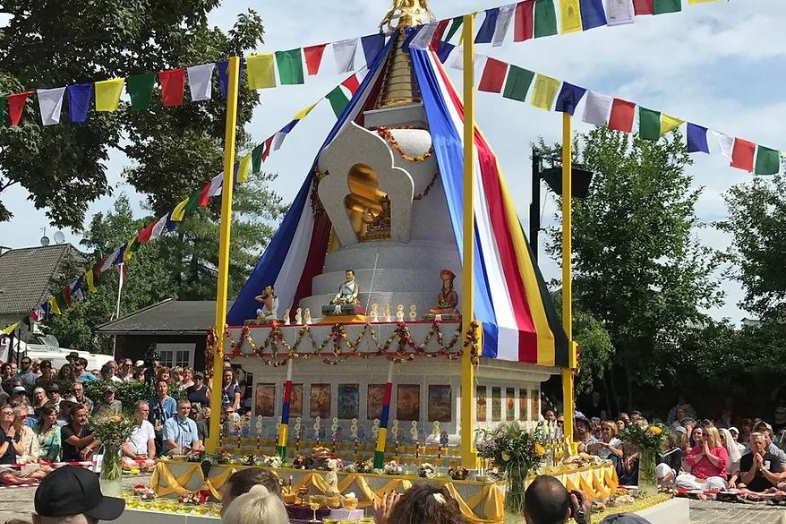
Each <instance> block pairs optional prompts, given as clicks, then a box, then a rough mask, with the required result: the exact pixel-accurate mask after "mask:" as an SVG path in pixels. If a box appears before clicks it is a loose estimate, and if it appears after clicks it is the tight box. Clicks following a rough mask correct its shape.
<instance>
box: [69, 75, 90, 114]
mask: <svg viewBox="0 0 786 524" xmlns="http://www.w3.org/2000/svg"><path fill="white" fill-rule="evenodd" d="M66 93H67V94H68V117H69V118H70V119H71V122H72V123H74V124H80V123H82V122H84V121H85V120H87V112H88V110H89V109H90V99H91V98H92V97H93V84H90V83H87V84H74V85H70V86H68V87H67V88H66Z"/></svg>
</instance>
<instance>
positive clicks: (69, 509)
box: [35, 466, 126, 520]
mask: <svg viewBox="0 0 786 524" xmlns="http://www.w3.org/2000/svg"><path fill="white" fill-rule="evenodd" d="M125 506H126V501H125V500H123V499H119V498H116V497H105V496H104V495H103V494H102V493H101V486H100V485H99V483H98V475H96V474H95V473H93V472H92V471H89V470H87V469H85V468H80V467H77V466H63V467H62V468H59V469H56V470H54V471H53V472H51V473H50V474H49V475H47V476H46V477H44V479H43V480H42V481H41V484H40V485H39V486H38V489H37V490H36V492H35V512H36V513H38V514H39V515H40V516H42V517H68V516H71V515H80V514H84V515H87V516H89V517H93V518H94V519H98V520H115V519H116V518H118V517H119V516H120V515H121V514H122V513H123V510H124V509H125Z"/></svg>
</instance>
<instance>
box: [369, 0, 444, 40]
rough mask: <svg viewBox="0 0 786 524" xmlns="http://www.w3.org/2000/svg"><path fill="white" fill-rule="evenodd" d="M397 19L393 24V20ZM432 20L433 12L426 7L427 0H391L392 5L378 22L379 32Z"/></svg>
mask: <svg viewBox="0 0 786 524" xmlns="http://www.w3.org/2000/svg"><path fill="white" fill-rule="evenodd" d="M394 20H398V23H397V24H396V25H395V26H394V25H393V21H394ZM433 21H434V14H433V13H432V12H431V9H429V7H428V1H427V0H393V7H392V8H391V9H390V11H388V13H387V14H386V15H385V18H383V19H382V22H381V23H380V24H379V31H380V32H381V33H384V32H386V30H387V32H390V31H393V30H394V29H401V28H404V27H413V26H416V25H421V24H427V23H429V22H433Z"/></svg>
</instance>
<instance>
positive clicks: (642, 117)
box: [639, 106, 661, 140]
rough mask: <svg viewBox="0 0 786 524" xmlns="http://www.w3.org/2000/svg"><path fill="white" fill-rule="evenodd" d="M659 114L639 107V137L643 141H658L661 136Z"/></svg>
mask: <svg viewBox="0 0 786 524" xmlns="http://www.w3.org/2000/svg"><path fill="white" fill-rule="evenodd" d="M660 126H661V123H660V112H658V111H652V110H651V109H646V108H644V107H641V106H639V136H640V137H641V138H643V139H644V140H658V139H659V138H660V136H661V132H660V129H661V127H660Z"/></svg>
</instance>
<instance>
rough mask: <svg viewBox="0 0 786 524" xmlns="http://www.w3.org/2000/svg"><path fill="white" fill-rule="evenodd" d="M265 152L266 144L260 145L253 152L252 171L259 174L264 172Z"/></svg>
mask: <svg viewBox="0 0 786 524" xmlns="http://www.w3.org/2000/svg"><path fill="white" fill-rule="evenodd" d="M264 152H265V144H264V143H262V144H259V145H258V146H256V147H255V148H254V149H252V150H251V171H252V172H253V173H259V172H260V171H262V153H264Z"/></svg>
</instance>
